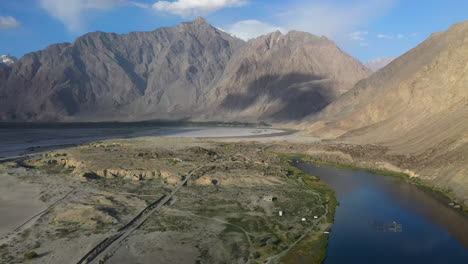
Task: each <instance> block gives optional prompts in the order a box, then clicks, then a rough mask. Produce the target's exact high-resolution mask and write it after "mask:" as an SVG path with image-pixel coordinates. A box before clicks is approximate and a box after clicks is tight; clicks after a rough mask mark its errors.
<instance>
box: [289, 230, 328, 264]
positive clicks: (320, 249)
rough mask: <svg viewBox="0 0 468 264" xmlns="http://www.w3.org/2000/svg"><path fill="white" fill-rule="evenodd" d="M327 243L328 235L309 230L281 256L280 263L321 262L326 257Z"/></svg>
mask: <svg viewBox="0 0 468 264" xmlns="http://www.w3.org/2000/svg"><path fill="white" fill-rule="evenodd" d="M327 245H328V235H326V234H322V233H318V232H309V233H308V234H307V235H305V237H304V238H303V239H302V240H301V241H300V242H299V243H298V244H297V245H296V246H295V247H294V248H292V249H291V250H290V251H288V253H287V254H286V255H285V256H283V257H282V258H281V263H286V264H289V263H322V262H323V261H324V260H325V257H326V249H327Z"/></svg>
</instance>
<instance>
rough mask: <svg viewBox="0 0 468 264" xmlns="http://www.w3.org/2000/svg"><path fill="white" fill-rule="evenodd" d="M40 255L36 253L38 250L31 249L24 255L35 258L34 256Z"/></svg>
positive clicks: (27, 257)
mask: <svg viewBox="0 0 468 264" xmlns="http://www.w3.org/2000/svg"><path fill="white" fill-rule="evenodd" d="M38 256H39V255H38V254H37V253H36V251H29V252H26V253H24V257H25V258H26V259H33V258H37V257H38Z"/></svg>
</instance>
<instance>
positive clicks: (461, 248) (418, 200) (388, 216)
mask: <svg viewBox="0 0 468 264" xmlns="http://www.w3.org/2000/svg"><path fill="white" fill-rule="evenodd" d="M297 166H298V167H299V168H301V169H303V170H306V171H308V172H310V173H311V174H313V175H316V176H319V177H320V178H321V180H322V181H323V182H325V183H326V184H328V185H329V186H330V187H331V188H333V189H334V190H335V191H336V195H337V199H338V201H339V202H340V206H339V207H338V208H337V210H336V214H335V223H334V225H333V230H332V232H331V234H330V240H329V245H328V249H327V259H326V260H325V264H335V263H468V218H467V217H466V216H463V215H461V214H460V213H458V212H456V211H454V210H453V209H451V208H450V207H449V206H448V205H447V201H445V200H443V199H439V198H437V197H435V196H434V194H431V193H429V192H427V191H424V190H422V189H420V188H418V187H416V186H414V185H411V184H408V183H406V182H404V181H402V180H400V179H397V178H391V177H384V176H380V175H375V174H372V173H368V172H363V171H352V170H344V169H338V168H332V167H327V166H322V165H315V164H311V163H306V162H299V163H298V164H297ZM393 221H395V222H396V223H397V224H398V225H401V232H392V231H389V230H388V226H389V225H390V226H391V225H392V224H393ZM376 226H378V227H379V228H376ZM382 226H384V227H385V228H383V229H384V230H382V228H381V227H382Z"/></svg>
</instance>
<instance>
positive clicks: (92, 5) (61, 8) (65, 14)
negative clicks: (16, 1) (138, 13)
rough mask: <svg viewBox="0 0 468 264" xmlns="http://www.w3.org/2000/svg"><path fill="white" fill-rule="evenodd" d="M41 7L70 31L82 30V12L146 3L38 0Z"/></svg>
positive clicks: (116, 0)
mask: <svg viewBox="0 0 468 264" xmlns="http://www.w3.org/2000/svg"><path fill="white" fill-rule="evenodd" d="M39 3H40V5H41V7H42V8H43V9H45V10H46V11H47V12H48V13H49V14H50V15H51V16H53V17H55V18H56V19H58V20H59V21H60V22H62V23H63V24H65V25H66V26H67V28H68V30H70V31H74V32H77V31H82V30H83V27H84V26H85V23H84V21H83V17H82V16H83V13H84V12H86V11H88V10H93V9H94V10H104V9H110V8H112V7H115V6H117V5H127V6H138V7H142V8H148V7H149V6H148V5H146V4H142V3H139V2H134V1H126V0H66V1H65V0H39Z"/></svg>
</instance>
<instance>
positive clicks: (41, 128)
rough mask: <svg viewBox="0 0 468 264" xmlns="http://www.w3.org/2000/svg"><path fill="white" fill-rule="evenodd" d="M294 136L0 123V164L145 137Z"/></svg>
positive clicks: (244, 129) (247, 130)
mask: <svg viewBox="0 0 468 264" xmlns="http://www.w3.org/2000/svg"><path fill="white" fill-rule="evenodd" d="M291 133H294V132H293V131H283V130H279V129H273V128H258V127H250V126H225V125H224V126H223V125H211V126H203V124H191V125H190V126H188V125H184V123H181V124H179V125H177V124H172V125H168V124H166V123H158V122H135V123H55V124H53V123H51V124H34V123H32V124H28V123H12V124H8V123H0V160H1V159H5V158H10V157H16V156H22V155H28V154H34V153H38V152H45V151H51V150H55V149H63V148H68V147H73V146H76V145H79V144H84V143H87V142H92V141H98V140H104V139H113V138H136V137H146V136H159V137H184V138H240V137H248V138H252V137H253V138H256V137H268V136H284V135H289V134H291Z"/></svg>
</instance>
